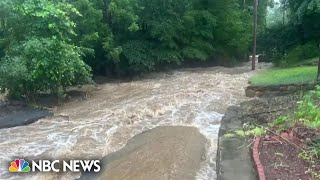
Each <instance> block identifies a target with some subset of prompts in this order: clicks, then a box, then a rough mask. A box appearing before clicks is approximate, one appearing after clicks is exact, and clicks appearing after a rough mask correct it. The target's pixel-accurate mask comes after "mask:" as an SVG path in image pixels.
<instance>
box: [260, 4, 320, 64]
mask: <svg viewBox="0 0 320 180" xmlns="http://www.w3.org/2000/svg"><path fill="white" fill-rule="evenodd" d="M267 19H268V22H269V23H268V25H267V28H266V30H265V32H263V33H261V34H260V36H259V39H258V45H259V49H260V52H261V53H264V54H265V55H266V58H267V59H269V60H272V61H273V62H274V63H275V65H279V66H291V65H295V64H297V63H299V62H301V61H304V60H307V59H309V58H314V57H317V56H320V49H319V43H320V0H279V1H276V2H274V3H273V5H272V11H271V13H270V15H269V17H268V18H267Z"/></svg>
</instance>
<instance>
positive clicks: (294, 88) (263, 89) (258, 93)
mask: <svg viewBox="0 0 320 180" xmlns="http://www.w3.org/2000/svg"><path fill="white" fill-rule="evenodd" d="M316 85H317V83H306V84H287V85H270V86H252V85H250V86H248V87H247V88H246V96H247V97H262V96H278V95H284V94H290V93H295V92H298V91H308V90H312V89H314V88H315V86H316Z"/></svg>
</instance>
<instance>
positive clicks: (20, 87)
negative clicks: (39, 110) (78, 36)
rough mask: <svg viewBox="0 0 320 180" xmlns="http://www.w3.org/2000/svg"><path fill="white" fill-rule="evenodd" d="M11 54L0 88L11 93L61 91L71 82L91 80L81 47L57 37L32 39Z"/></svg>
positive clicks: (1, 72)
mask: <svg viewBox="0 0 320 180" xmlns="http://www.w3.org/2000/svg"><path fill="white" fill-rule="evenodd" d="M9 54H10V55H8V56H7V57H6V58H5V59H4V60H3V64H2V66H1V69H0V82H1V83H0V89H8V90H9V93H10V94H11V95H16V96H17V95H19V96H22V95H24V96H27V97H28V98H29V97H33V96H34V95H37V94H41V93H46V92H51V93H54V94H57V93H58V92H59V90H62V89H64V88H66V87H67V86H71V85H76V84H83V83H88V82H89V81H90V68H89V66H87V65H86V64H85V63H84V62H83V61H82V59H81V49H80V48H79V47H76V46H73V45H69V44H67V43H65V42H63V41H59V40H57V39H54V38H51V39H49V38H41V39H30V40H28V41H25V42H23V43H22V44H21V45H17V46H16V47H14V48H13V49H12V50H11V51H10V53H9ZM11 54H14V55H11ZM8 77H10V79H8Z"/></svg>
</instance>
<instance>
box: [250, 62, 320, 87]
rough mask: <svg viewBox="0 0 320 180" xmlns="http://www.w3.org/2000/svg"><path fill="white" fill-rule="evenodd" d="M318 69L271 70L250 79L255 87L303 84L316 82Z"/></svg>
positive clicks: (313, 67)
mask: <svg viewBox="0 0 320 180" xmlns="http://www.w3.org/2000/svg"><path fill="white" fill-rule="evenodd" d="M316 76H317V67H315V66H304V67H294V68H284V69H280V68H279V69H278V68H276V69H269V70H266V71H263V72H261V73H258V74H257V75H255V76H253V77H252V78H250V80H249V82H250V83H251V85H254V86H268V85H280V84H301V83H308V82H312V81H315V80H316Z"/></svg>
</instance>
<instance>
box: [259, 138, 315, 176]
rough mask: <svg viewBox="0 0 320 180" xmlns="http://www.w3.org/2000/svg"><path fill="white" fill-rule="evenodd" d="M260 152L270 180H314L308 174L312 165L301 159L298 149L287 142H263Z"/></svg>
mask: <svg viewBox="0 0 320 180" xmlns="http://www.w3.org/2000/svg"><path fill="white" fill-rule="evenodd" d="M296 143H298V142H296ZM259 151H260V160H261V162H262V164H263V166H264V170H265V175H266V177H267V179H268V180H280V179H281V180H311V179H312V177H311V174H310V172H308V169H309V166H310V165H309V164H308V163H306V162H304V161H303V160H302V159H300V158H299V153H301V151H300V150H299V149H298V148H296V147H293V146H292V145H290V144H288V143H286V142H272V141H262V142H261V144H260V147H259Z"/></svg>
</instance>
